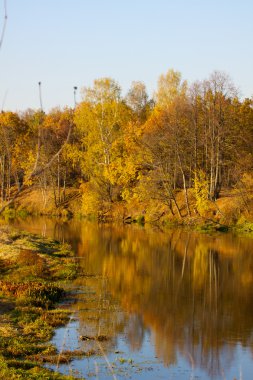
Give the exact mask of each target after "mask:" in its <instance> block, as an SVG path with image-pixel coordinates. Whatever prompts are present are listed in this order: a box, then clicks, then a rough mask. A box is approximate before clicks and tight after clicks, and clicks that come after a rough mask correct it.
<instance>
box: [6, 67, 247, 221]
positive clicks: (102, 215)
mask: <svg viewBox="0 0 253 380" xmlns="http://www.w3.org/2000/svg"><path fill="white" fill-rule="evenodd" d="M75 89H76V88H75ZM81 96H82V100H81V101H80V102H79V103H78V104H76V105H75V107H73V108H68V107H66V108H64V109H60V108H55V109H52V110H51V111H49V112H44V111H43V109H42V107H41V108H40V109H37V110H33V109H27V110H26V111H23V112H8V111H2V112H1V114H0V213H6V212H10V210H20V209H26V210H27V212H31V209H29V204H31V202H32V200H33V199H35V198H36V197H37V201H36V202H37V206H36V205H35V209H32V211H33V212H34V211H36V207H37V211H38V212H40V213H45V214H48V213H49V214H64V213H65V214H68V213H73V214H76V213H78V214H80V215H93V216H96V217H98V218H99V219H100V220H107V219H119V218H121V219H122V218H123V219H124V220H130V221H132V220H137V219H139V220H141V221H144V220H146V221H149V220H169V219H175V220H190V219H194V218H207V219H208V218H213V219H217V220H219V221H220V220H222V221H223V222H224V221H225V222H226V223H236V222H238V220H241V219H242V218H246V219H248V220H250V217H251V212H250V209H251V208H250V205H251V202H252V199H251V198H252V194H251V192H252V189H253V171H252V169H253V157H252V146H253V99H252V98H251V99H249V98H245V99H241V97H240V96H239V94H238V91H237V89H236V86H235V85H234V84H233V82H232V80H231V79H230V77H229V76H228V75H227V74H226V73H224V72H218V71H215V72H213V73H212V74H211V75H210V77H209V78H208V79H206V80H203V81H197V82H194V83H189V82H187V81H186V80H184V79H183V78H182V75H181V73H180V72H178V71H175V70H173V69H170V70H168V72H167V73H166V74H163V75H161V76H160V78H159V80H158V83H157V89H156V91H155V93H154V94H153V97H152V98H149V96H148V94H147V90H146V86H145V84H144V83H143V82H138V81H136V82H133V83H132V85H131V87H130V89H129V91H128V92H127V94H126V95H125V96H123V95H122V90H121V88H120V86H119V84H118V83H117V82H116V81H115V80H114V79H111V78H101V79H97V80H95V81H94V83H93V86H92V87H84V88H83V89H82V90H81ZM31 194H33V195H34V194H36V197H35V198H34V197H32V195H31ZM25 199H26V201H25ZM222 199H226V200H227V201H226V202H223V203H221V200H222ZM29 202H30V203H29ZM36 202H35V203H36ZM73 204H75V207H74V206H71V205H73ZM224 204H225V206H224ZM223 206H224V207H223Z"/></svg>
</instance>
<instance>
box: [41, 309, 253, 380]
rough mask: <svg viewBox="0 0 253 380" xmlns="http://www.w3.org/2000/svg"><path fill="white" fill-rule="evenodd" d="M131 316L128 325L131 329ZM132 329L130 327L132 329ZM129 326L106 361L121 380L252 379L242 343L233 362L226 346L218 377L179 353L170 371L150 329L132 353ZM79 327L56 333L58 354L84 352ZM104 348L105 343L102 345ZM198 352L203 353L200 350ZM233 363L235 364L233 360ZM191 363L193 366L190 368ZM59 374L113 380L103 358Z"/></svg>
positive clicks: (68, 367)
mask: <svg viewBox="0 0 253 380" xmlns="http://www.w3.org/2000/svg"><path fill="white" fill-rule="evenodd" d="M135 317H136V316H131V317H130V318H129V322H130V325H131V318H134V319H135ZM130 329H131V326H130ZM128 331H129V326H125V330H124V332H123V333H120V334H119V335H118V336H117V340H116V341H115V345H113V347H111V349H109V350H108V351H107V353H106V355H107V359H108V361H109V363H110V364H111V366H112V369H113V373H114V376H116V378H118V379H131V378H133V379H138V380H144V379H145V380H154V379H161V380H162V379H163V380H165V379H179V380H180V379H182V380H194V379H196V380H197V379H220V378H222V379H238V380H239V379H243V380H251V379H252V355H251V353H250V351H249V350H248V349H246V348H243V347H242V346H241V345H240V344H239V343H238V344H237V345H236V346H235V347H233V351H232V356H233V357H232V358H231V350H230V348H231V347H230V346H228V345H224V346H223V348H222V353H220V355H221V358H222V359H221V362H220V368H219V374H217V375H216V376H215V375H211V374H210V376H209V375H208V374H207V373H206V372H205V371H203V370H201V369H200V368H198V367H195V363H193V362H192V358H191V357H190V354H189V353H187V352H186V353H181V352H178V351H177V353H176V364H174V365H173V364H172V365H170V366H168V367H166V366H164V365H163V362H162V361H161V360H159V358H157V356H156V352H155V347H154V343H153V339H152V333H150V331H149V330H148V329H147V330H145V332H144V336H143V340H142V344H141V346H140V347H138V348H136V347H135V349H134V350H132V347H131V344H130V343H129V341H128ZM79 336H80V326H79V321H78V319H74V320H73V321H71V322H70V323H69V324H68V325H67V326H66V327H61V328H59V329H57V330H56V333H55V336H54V338H53V340H52V343H53V344H55V345H56V347H57V348H58V350H59V351H61V350H62V349H63V350H78V349H85V343H84V342H83V341H81V340H80V339H79ZM101 344H102V345H103V343H101ZM199 349H201V348H200V347H199ZM231 359H232V360H231ZM190 363H191V365H190ZM48 367H49V368H52V369H56V366H54V365H48ZM58 371H59V372H62V373H64V374H72V375H75V376H80V377H81V376H83V377H87V376H88V377H89V378H91V379H92V378H97V379H101V380H107V379H108V380H109V379H112V378H113V375H112V372H111V369H109V368H108V364H107V363H106V360H105V358H104V356H103V355H99V356H98V355H94V356H91V357H85V358H80V359H79V358H78V359H74V360H73V361H71V362H70V363H69V364H63V365H60V367H59V368H58Z"/></svg>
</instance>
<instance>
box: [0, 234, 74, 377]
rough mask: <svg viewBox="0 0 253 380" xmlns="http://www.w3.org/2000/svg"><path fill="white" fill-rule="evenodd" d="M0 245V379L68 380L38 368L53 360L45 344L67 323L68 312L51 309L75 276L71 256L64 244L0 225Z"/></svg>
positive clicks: (61, 297)
mask: <svg viewBox="0 0 253 380" xmlns="http://www.w3.org/2000/svg"><path fill="white" fill-rule="evenodd" d="M0 243H1V246H0V273H1V280H0V307H1V310H2V314H0V378H3V379H7V378H8V379H15V380H16V379H29V380H30V379H31V380H33V379H34V380H40V379H43V380H45V379H54V380H55V379H69V380H70V379H74V377H71V376H64V375H61V374H58V373H55V372H52V371H50V370H48V369H45V368H43V366H42V364H43V363H44V362H46V361H48V362H52V361H54V360H56V358H57V355H58V353H57V352H56V348H55V347H54V346H52V345H51V344H50V343H49V341H50V339H51V338H52V336H53V333H54V329H55V328H56V327H58V326H62V325H64V324H66V323H67V322H68V320H69V315H70V312H69V311H67V310H61V309H57V308H56V305H57V303H58V302H59V301H61V300H62V299H63V298H64V296H65V294H66V293H65V290H64V284H65V282H66V281H69V280H70V279H73V278H75V277H76V274H77V266H76V262H75V259H74V257H73V252H72V251H71V250H70V247H69V246H68V245H66V244H64V245H61V244H60V243H59V242H57V241H54V240H51V239H43V238H41V237H38V236H34V235H30V234H27V233H23V232H22V233H21V232H18V231H14V230H10V229H6V228H3V227H2V228H0ZM40 357H42V358H43V361H39V360H38V358H40ZM68 360H71V358H69V359H68Z"/></svg>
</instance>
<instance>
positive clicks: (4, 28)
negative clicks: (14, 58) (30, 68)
mask: <svg viewBox="0 0 253 380" xmlns="http://www.w3.org/2000/svg"><path fill="white" fill-rule="evenodd" d="M7 19H8V16H7V0H4V22H3V28H2V33H1V37H0V50H1V47H2V44H3V40H4V35H5V30H6V26H7Z"/></svg>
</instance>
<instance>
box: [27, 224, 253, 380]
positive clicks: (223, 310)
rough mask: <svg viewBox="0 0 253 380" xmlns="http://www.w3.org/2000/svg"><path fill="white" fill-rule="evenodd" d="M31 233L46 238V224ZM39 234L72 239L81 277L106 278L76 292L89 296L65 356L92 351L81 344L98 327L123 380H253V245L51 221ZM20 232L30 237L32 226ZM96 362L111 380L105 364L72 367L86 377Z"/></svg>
mask: <svg viewBox="0 0 253 380" xmlns="http://www.w3.org/2000/svg"><path fill="white" fill-rule="evenodd" d="M27 223H28V222H27ZM30 226H31V228H32V229H34V228H35V226H36V228H37V232H38V230H39V226H40V219H37V220H33V221H32V223H31V225H30ZM41 226H43V232H44V233H45V231H47V233H48V234H49V235H51V236H53V237H55V236H56V235H57V236H58V237H59V236H61V237H62V238H63V239H64V240H65V241H70V242H71V244H73V247H75V249H76V252H77V253H78V256H79V262H80V267H81V269H82V270H83V272H84V273H88V274H91V273H92V274H99V275H100V276H99V278H100V279H101V281H100V282H99V281H97V280H96V279H95V278H94V281H93V284H92V286H88V288H89V289H88V292H87V288H86V289H85V287H86V286H87V281H88V280H87V279H85V278H83V279H82V280H80V282H79V283H78V284H77V285H75V286H77V287H80V290H81V291H82V290H84V291H86V293H85V294H83V295H81V294H80V295H79V296H78V307H77V309H78V310H79V311H80V312H79V314H78V315H77V316H78V318H79V321H78V320H77V321H74V322H72V323H71V324H70V325H69V328H68V329H65V328H63V329H59V330H58V331H57V332H56V335H55V337H54V342H55V343H56V345H57V347H58V348H59V349H60V348H61V346H62V339H63V335H64V334H65V343H66V344H65V347H64V349H69V348H70V347H71V349H78V348H79V347H88V346H89V345H88V344H87V343H84V342H81V341H79V340H78V337H79V336H80V335H84V334H88V335H89V334H90V333H92V334H94V331H96V330H94V331H93V330H92V329H94V328H95V326H98V324H99V328H101V334H105V335H107V334H108V331H109V335H110V337H111V340H110V343H109V342H101V344H102V346H103V347H104V350H105V352H106V353H107V354H108V358H109V360H110V362H111V363H115V365H116V369H115V371H116V372H117V377H118V378H120V377H122V378H124V376H125V378H126V379H127V378H130V375H131V376H132V378H133V379H145V380H146V379H147V380H148V379H152V380H153V379H156V378H161V379H164V380H165V379H166V380H167V379H179V380H180V379H187V380H188V379H197V378H198V379H204V380H207V379H209V380H210V379H217V380H220V379H226V380H230V379H231V380H232V379H235V378H236V379H237V380H239V379H243V380H251V379H252V378H253V375H252V374H253V361H252V347H253V334H252V331H253V313H252V304H253V254H251V253H252V252H253V240H252V239H249V238H246V237H243V238H239V237H236V236H234V235H232V234H223V235H221V234H214V235H212V236H209V235H203V234H199V233H197V232H194V231H193V232H189V231H184V230H168V231H166V233H160V232H158V231H155V232H154V231H147V230H145V229H139V228H138V227H131V226H127V227H123V226H122V227H121V226H117V227H115V226H106V225H103V226H99V225H97V224H95V223H94V224H92V223H84V222H78V221H70V222H68V223H65V224H63V225H58V226H57V225H56V224H54V222H53V220H50V221H47V220H45V219H44V220H43V223H42V224H41ZM45 226H46V228H45ZM20 227H21V228H22V229H27V230H29V223H28V224H25V222H22V226H21V225H20ZM55 233H56V235H55ZM90 280H91V279H90ZM82 281H83V282H82ZM91 289H92V291H93V292H92V291H90V290H91ZM96 294H97V296H96ZM82 297H83V298H82ZM99 297H102V301H103V302H102V303H101V302H100V301H99V302H98V298H99ZM114 303H115V305H116V304H117V306H115V305H114ZM105 305H109V306H110V305H112V306H113V307H114V306H115V308H114V309H113V308H112V309H111V308H110V307H109V308H108V309H106V308H104V309H103V307H104V306H105ZM120 308H121V309H123V310H125V311H126V313H125V314H124V313H122V311H120ZM92 309H93V311H92ZM85 310H86V311H85ZM98 314H99V321H96V316H98ZM92 321H93V322H92ZM92 344H93V346H94V345H95V344H96V343H95V342H94V341H93V342H92V343H91V345H92ZM115 351H117V352H118V351H119V353H115ZM120 358H121V359H122V360H121V361H120ZM130 359H132V360H133V363H130V362H128V360H130ZM95 363H96V366H97V368H98V372H99V374H100V375H99V377H98V378H100V379H101V380H104V379H107V378H108V379H109V378H110V379H111V378H112V375H111V374H110V373H109V372H108V369H107V365H106V362H105V360H104V358H103V357H101V356H92V357H89V358H82V359H78V360H74V361H73V362H72V363H71V368H73V369H77V370H80V369H82V375H83V376H86V377H87V372H89V371H90V372H92V373H95ZM87 368H89V370H87ZM141 368H143V369H141ZM61 369H65V370H66V372H68V369H69V367H68V366H61ZM127 371H130V375H129V374H128V373H127ZM94 376H96V375H94Z"/></svg>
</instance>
